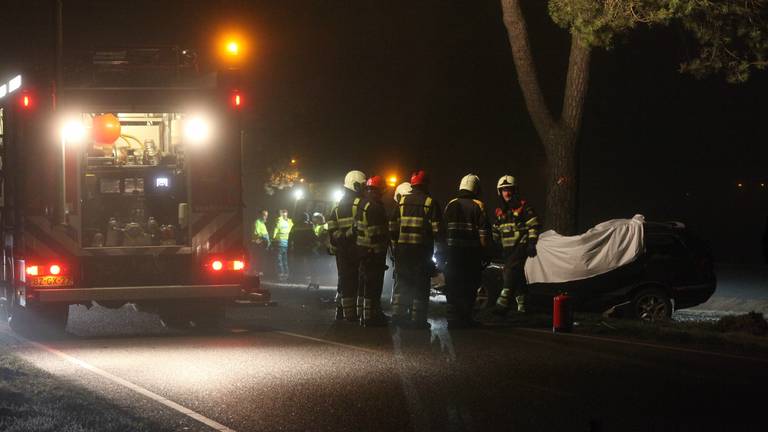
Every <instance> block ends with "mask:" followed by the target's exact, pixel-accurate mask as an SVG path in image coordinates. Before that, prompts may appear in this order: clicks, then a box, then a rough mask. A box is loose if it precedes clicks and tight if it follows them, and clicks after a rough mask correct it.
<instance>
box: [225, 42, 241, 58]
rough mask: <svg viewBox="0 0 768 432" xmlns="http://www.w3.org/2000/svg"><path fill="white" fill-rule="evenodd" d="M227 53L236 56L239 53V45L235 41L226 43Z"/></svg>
mask: <svg viewBox="0 0 768 432" xmlns="http://www.w3.org/2000/svg"><path fill="white" fill-rule="evenodd" d="M227 52H228V53H229V54H230V55H235V56H236V55H238V54H239V53H240V45H239V44H238V43H237V42H236V41H229V42H227Z"/></svg>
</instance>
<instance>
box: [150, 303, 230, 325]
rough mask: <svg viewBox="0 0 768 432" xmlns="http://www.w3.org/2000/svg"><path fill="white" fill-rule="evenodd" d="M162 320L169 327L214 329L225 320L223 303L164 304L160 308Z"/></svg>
mask: <svg viewBox="0 0 768 432" xmlns="http://www.w3.org/2000/svg"><path fill="white" fill-rule="evenodd" d="M159 315H160V320H161V321H162V322H163V325H164V326H166V327H168V328H176V329H186V328H190V327H192V328H196V329H201V330H203V329H212V328H216V327H218V326H219V325H220V324H221V323H222V321H224V315H225V308H224V305H223V304H218V303H202V302H188V303H177V304H167V305H162V306H161V307H160V310H159Z"/></svg>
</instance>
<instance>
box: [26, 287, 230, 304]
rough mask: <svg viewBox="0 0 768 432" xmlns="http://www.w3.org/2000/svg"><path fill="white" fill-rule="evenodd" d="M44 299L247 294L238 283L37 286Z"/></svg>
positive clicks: (139, 299)
mask: <svg viewBox="0 0 768 432" xmlns="http://www.w3.org/2000/svg"><path fill="white" fill-rule="evenodd" d="M35 293H36V294H37V295H38V300H39V301H40V302H41V303H54V302H57V303H60V302H68V303H79V302H88V301H107V300H115V301H126V302H131V301H141V300H166V299H223V300H233V301H234V300H237V299H242V298H243V297H244V293H243V288H242V286H241V285H239V284H226V285H163V286H137V287H96V288H56V289H40V290H36V291H35Z"/></svg>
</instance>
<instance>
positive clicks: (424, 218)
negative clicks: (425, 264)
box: [389, 190, 442, 247]
mask: <svg viewBox="0 0 768 432" xmlns="http://www.w3.org/2000/svg"><path fill="white" fill-rule="evenodd" d="M440 213H441V212H440V206H439V205H437V204H436V203H435V202H434V201H433V200H432V197H430V196H429V195H427V194H426V193H424V192H422V191H419V190H414V191H413V192H412V193H411V194H410V195H406V196H404V197H402V198H400V202H399V203H398V209H397V211H395V212H394V213H393V214H392V219H391V220H390V222H389V233H390V235H391V236H392V240H393V241H394V242H396V243H397V244H398V245H425V246H429V247H433V246H434V242H435V240H438V239H440V237H441V236H442V221H441V219H442V218H441V214H440Z"/></svg>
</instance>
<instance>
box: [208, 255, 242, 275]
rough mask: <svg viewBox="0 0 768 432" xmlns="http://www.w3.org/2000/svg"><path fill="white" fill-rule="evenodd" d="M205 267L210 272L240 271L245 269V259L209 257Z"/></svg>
mask: <svg viewBox="0 0 768 432" xmlns="http://www.w3.org/2000/svg"><path fill="white" fill-rule="evenodd" d="M205 267H206V268H207V269H208V270H209V271H210V272H211V273H224V272H242V271H244V270H245V260H244V259H243V258H234V259H232V258H220V257H216V258H210V259H208V261H206V265H205Z"/></svg>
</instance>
